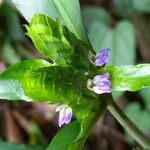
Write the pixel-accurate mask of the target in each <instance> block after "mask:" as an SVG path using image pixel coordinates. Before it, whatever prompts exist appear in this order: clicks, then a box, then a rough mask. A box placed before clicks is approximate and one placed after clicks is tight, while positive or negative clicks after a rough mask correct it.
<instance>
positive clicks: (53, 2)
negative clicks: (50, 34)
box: [8, 0, 89, 44]
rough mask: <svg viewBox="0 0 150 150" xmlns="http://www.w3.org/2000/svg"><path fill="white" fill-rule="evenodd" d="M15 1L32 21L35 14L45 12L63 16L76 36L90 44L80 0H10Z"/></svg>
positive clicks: (54, 17)
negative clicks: (82, 17)
mask: <svg viewBox="0 0 150 150" xmlns="http://www.w3.org/2000/svg"><path fill="white" fill-rule="evenodd" d="M8 1H10V2H13V3H14V4H15V5H16V7H17V8H18V9H19V10H20V12H21V13H22V14H23V16H24V17H25V18H26V19H27V20H28V21H29V22H30V21H31V19H32V17H33V16H34V15H35V14H44V15H47V16H49V17H50V18H52V19H53V20H56V18H61V20H62V22H63V24H65V25H66V26H67V28H68V29H69V30H70V31H71V32H72V33H74V34H75V36H76V37H77V38H78V39H80V40H83V41H85V42H86V43H87V44H89V42H88V40H87V37H86V34H85V31H84V27H83V24H82V19H81V13H80V6H79V1H78V0H69V1H68V0H44V1H41V0H8Z"/></svg>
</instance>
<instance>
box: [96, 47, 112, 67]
mask: <svg viewBox="0 0 150 150" xmlns="http://www.w3.org/2000/svg"><path fill="white" fill-rule="evenodd" d="M109 50H110V48H104V49H103V50H101V51H100V52H98V53H97V54H96V60H95V65H96V66H102V65H104V64H105V63H107V62H108V51H109Z"/></svg>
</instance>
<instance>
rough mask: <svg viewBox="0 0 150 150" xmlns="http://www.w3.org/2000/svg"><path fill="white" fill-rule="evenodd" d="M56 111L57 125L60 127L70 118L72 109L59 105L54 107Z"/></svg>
mask: <svg viewBox="0 0 150 150" xmlns="http://www.w3.org/2000/svg"><path fill="white" fill-rule="evenodd" d="M56 112H59V117H58V125H59V127H61V126H62V125H63V124H68V123H69V122H70V121H71V118H72V109H71V108H70V107H68V106H67V105H60V106H58V107H57V108H56Z"/></svg>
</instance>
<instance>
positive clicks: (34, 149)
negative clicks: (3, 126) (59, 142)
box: [0, 141, 45, 150]
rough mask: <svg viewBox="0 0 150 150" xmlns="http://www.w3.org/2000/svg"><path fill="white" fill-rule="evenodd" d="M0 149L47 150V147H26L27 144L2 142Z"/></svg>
mask: <svg viewBox="0 0 150 150" xmlns="http://www.w3.org/2000/svg"><path fill="white" fill-rule="evenodd" d="M0 148H1V149H2V150H45V146H41V145H37V146H33V145H25V144H12V143H8V142H3V141H0Z"/></svg>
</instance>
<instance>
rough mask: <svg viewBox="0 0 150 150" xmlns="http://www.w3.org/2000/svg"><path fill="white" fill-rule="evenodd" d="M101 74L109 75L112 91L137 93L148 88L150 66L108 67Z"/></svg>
mask: <svg viewBox="0 0 150 150" xmlns="http://www.w3.org/2000/svg"><path fill="white" fill-rule="evenodd" d="M100 72H101V73H104V72H105V73H106V72H108V73H110V76H111V77H110V80H111V83H112V90H117V91H137V90H140V89H142V88H146V87H149V86H150V64H140V65H135V66H134V65H131V66H108V67H106V68H104V69H103V70H102V71H100Z"/></svg>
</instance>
